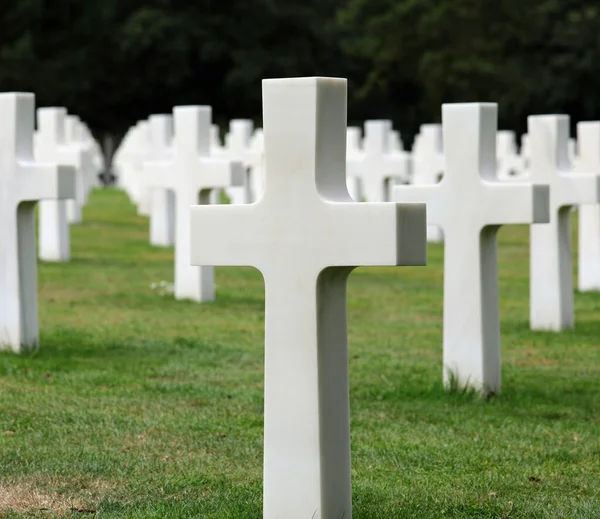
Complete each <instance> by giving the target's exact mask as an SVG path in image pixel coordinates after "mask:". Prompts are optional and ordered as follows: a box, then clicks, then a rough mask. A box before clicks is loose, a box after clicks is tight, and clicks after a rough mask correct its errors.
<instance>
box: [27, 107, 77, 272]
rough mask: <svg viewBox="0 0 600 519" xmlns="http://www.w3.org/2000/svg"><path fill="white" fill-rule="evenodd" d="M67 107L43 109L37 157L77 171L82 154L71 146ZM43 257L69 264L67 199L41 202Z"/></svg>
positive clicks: (40, 217) (41, 251) (41, 160)
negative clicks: (68, 138) (67, 128)
mask: <svg viewBox="0 0 600 519" xmlns="http://www.w3.org/2000/svg"><path fill="white" fill-rule="evenodd" d="M66 115H67V111H66V110H65V109H64V108H54V107H48V108H39V109H38V111H37V119H38V131H37V135H36V140H35V158H36V160H38V161H40V162H45V163H54V164H58V165H61V166H71V167H72V168H73V172H75V171H77V170H78V169H79V168H81V166H82V152H81V150H79V149H78V148H77V147H75V146H67V143H66V138H65V118H66ZM38 213H39V233H38V236H39V238H38V250H39V257H40V259H41V260H44V261H69V259H70V258H71V242H70V233H69V220H68V212H67V201H66V200H41V201H40V202H39V205H38Z"/></svg>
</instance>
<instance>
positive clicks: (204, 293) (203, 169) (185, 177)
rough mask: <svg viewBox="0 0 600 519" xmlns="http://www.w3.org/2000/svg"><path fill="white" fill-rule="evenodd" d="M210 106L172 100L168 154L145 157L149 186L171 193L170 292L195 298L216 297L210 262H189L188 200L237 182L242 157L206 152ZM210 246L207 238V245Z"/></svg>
mask: <svg viewBox="0 0 600 519" xmlns="http://www.w3.org/2000/svg"><path fill="white" fill-rule="evenodd" d="M211 116H212V111H211V108H210V107H209V106H177V107H175V109H174V110H173V118H174V122H175V135H174V138H173V152H172V159H171V160H169V161H157V162H147V163H146V170H147V177H148V182H149V184H148V185H150V186H154V187H159V188H162V189H170V190H172V191H173V192H174V194H175V297H176V298H177V299H191V300H194V301H212V300H214V298H215V284H214V268H213V267H212V266H210V265H209V266H203V267H197V266H192V265H191V264H190V206H192V205H195V204H197V203H198V202H199V201H200V203H203V204H206V203H207V202H208V198H209V193H210V191H211V190H214V189H222V188H225V187H227V186H232V185H241V184H242V181H243V175H244V170H243V166H242V163H241V162H236V161H230V160H228V159H218V158H211V157H210V156H209V155H210V122H211ZM206 246H207V247H210V244H207V245H206Z"/></svg>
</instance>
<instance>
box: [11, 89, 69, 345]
mask: <svg viewBox="0 0 600 519" xmlns="http://www.w3.org/2000/svg"><path fill="white" fill-rule="evenodd" d="M34 111H35V98H34V96H33V94H28V93H6V94H0V121H2V124H0V221H1V222H2V224H1V225H0V243H1V244H2V250H1V251H0V347H1V348H10V349H12V350H13V351H15V352H19V351H21V349H22V348H31V347H35V346H37V344H38V340H39V339H38V335H39V331H38V312H37V264H36V259H37V255H36V250H35V249H36V247H35V203H36V202H37V201H38V200H41V199H54V198H60V199H66V198H72V197H73V196H75V189H74V186H75V173H74V171H73V170H72V169H71V168H69V167H64V166H57V165H56V164H50V163H41V162H36V161H35V159H34V158H33V127H34V117H35V113H34Z"/></svg>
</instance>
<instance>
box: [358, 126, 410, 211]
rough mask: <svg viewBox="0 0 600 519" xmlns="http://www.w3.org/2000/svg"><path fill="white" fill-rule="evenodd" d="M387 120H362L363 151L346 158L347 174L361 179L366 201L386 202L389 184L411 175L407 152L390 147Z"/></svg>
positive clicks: (389, 127)
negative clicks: (360, 154)
mask: <svg viewBox="0 0 600 519" xmlns="http://www.w3.org/2000/svg"><path fill="white" fill-rule="evenodd" d="M391 131H392V123H391V122H390V121H367V122H366V123H365V138H364V141H363V149H364V153H363V154H362V156H361V157H360V158H358V160H354V159H353V158H349V160H348V162H347V168H348V175H350V176H351V177H353V178H358V179H360V182H361V186H362V189H363V194H364V196H365V198H366V200H367V202H389V200H390V193H391V188H392V185H393V184H394V183H395V182H396V181H401V182H406V181H408V180H409V178H410V169H411V160H410V157H409V156H408V154H406V153H400V152H393V151H391V150H390V140H391V139H390V132H391Z"/></svg>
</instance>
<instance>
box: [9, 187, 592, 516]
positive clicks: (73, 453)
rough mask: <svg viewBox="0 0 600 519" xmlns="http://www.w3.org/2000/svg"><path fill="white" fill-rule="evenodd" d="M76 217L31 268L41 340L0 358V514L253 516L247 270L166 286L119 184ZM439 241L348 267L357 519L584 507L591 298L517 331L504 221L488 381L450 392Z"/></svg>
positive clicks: (521, 262) (256, 510) (255, 475)
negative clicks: (206, 290) (493, 387)
mask: <svg viewBox="0 0 600 519" xmlns="http://www.w3.org/2000/svg"><path fill="white" fill-rule="evenodd" d="M84 218H85V221H84V223H83V224H81V225H75V226H73V227H72V233H71V236H72V254H73V259H72V261H71V262H70V263H65V264H40V268H39V314H40V327H41V347H40V349H39V351H37V352H36V353H33V354H24V355H21V356H17V355H14V354H10V353H2V354H0V517H1V518H22V517H57V516H61V517H62V516H67V517H92V516H94V514H95V516H96V517H101V518H156V519H158V518H160V519H167V518H192V517H193V518H215V519H223V518H236V519H237V518H260V517H262V491H261V480H262V453H263V440H262V422H263V415H262V410H263V318H264V290H263V281H262V277H261V275H260V274H259V273H258V271H256V270H254V269H251V268H218V269H217V273H216V279H217V301H216V302H215V303H210V304H194V303H190V302H180V301H175V300H174V299H173V296H172V295H170V294H164V293H160V291H159V290H153V289H151V284H152V283H157V282H160V281H162V280H164V281H169V282H171V281H172V278H173V251H172V249H160V248H153V247H150V246H149V244H148V222H147V219H145V218H143V217H139V216H137V215H136V213H135V210H134V207H133V206H132V205H131V204H130V203H129V201H128V199H127V197H126V196H125V195H124V194H123V193H121V192H119V191H116V190H97V191H95V192H94V193H93V194H92V196H91V199H90V203H89V205H88V206H87V207H86V208H85V211H84ZM574 239H576V237H574ZM442 255H443V248H442V247H441V246H437V245H436V246H430V249H429V266H428V267H412V268H402V267H399V268H368V269H367V268H361V269H358V270H356V271H355V272H354V273H353V274H352V275H351V278H350V282H349V290H348V298H349V342H350V377H351V395H350V398H351V419H352V467H353V503H354V517H355V519H367V518H369V519H371V518H377V519H384V518H385V519H395V518H436V519H437V518H463V517H464V518H467V517H481V518H505V517H511V518H527V519H530V518H598V517H600V294H579V293H577V294H576V295H575V301H576V312H577V327H576V330H574V331H569V332H565V333H560V334H555V333H533V332H531V331H530V330H529V328H528V316H529V306H528V270H529V262H528V229H527V227H524V226H523V227H512V228H506V229H503V230H502V231H501V232H500V235H499V255H500V257H499V265H500V266H499V268H500V291H501V305H500V306H501V319H502V359H503V392H502V394H501V395H500V396H498V397H494V398H491V399H490V400H487V401H484V400H481V399H480V398H478V397H477V396H475V395H472V394H464V393H451V394H448V393H445V392H444V391H443V389H442V384H441V374H442V364H441V363H442V360H441V359H442V347H441V337H442V326H441V323H442ZM449 275H452V273H449ZM282 347H285V345H282ZM284 390H285V389H284V388H282V391H284ZM282 519H284V518H282ZM306 519H311V518H306Z"/></svg>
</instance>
